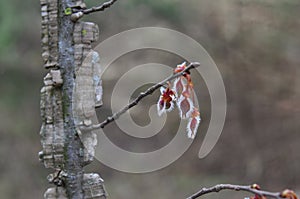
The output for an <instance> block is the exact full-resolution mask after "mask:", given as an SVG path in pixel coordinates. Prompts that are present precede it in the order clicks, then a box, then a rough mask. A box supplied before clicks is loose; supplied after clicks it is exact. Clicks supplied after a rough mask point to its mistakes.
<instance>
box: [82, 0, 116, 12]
mask: <svg viewBox="0 0 300 199" xmlns="http://www.w3.org/2000/svg"><path fill="white" fill-rule="evenodd" d="M116 1H118V0H110V1H107V2H105V3H103V4H102V5H100V6H96V7H91V8H88V9H85V10H83V11H82V12H83V14H86V15H87V14H90V13H93V12H98V11H103V10H105V9H106V8H109V7H110V6H112V5H113V4H114V3H115V2H116Z"/></svg>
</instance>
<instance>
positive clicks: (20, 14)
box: [0, 0, 300, 199]
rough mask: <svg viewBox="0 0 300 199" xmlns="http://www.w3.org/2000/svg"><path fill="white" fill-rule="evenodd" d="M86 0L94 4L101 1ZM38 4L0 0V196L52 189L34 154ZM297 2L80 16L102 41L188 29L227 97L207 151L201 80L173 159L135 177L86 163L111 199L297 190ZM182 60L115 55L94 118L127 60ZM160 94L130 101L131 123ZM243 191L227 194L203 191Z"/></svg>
mask: <svg viewBox="0 0 300 199" xmlns="http://www.w3.org/2000/svg"><path fill="white" fill-rule="evenodd" d="M86 3H87V5H89V6H92V5H96V4H97V3H99V1H93V0H87V2H86ZM39 10H40V5H39V1H37V0H26V1H17V0H10V1H0V64H1V67H0V91H1V94H0V157H1V159H0V194H1V196H0V198H22V199H27V198H28V199H29V198H42V195H43V193H44V191H45V190H46V188H47V187H49V185H48V184H47V181H46V176H47V175H48V173H49V172H50V171H49V170H46V169H44V167H43V165H42V164H40V163H39V161H38V156H37V153H38V151H40V150H41V146H40V142H39V128H40V125H41V121H40V116H39V90H40V88H41V86H42V79H43V76H44V74H45V73H46V70H44V69H43V67H42V65H43V64H42V59H41V47H40V20H41V18H40V15H39ZM299 10H300V2H299V1H298V0H278V1H274V0H226V1H225V0H218V1H210V0H185V1H179V0H122V1H121V0H120V1H119V2H117V3H116V4H115V5H114V6H113V7H112V8H111V9H108V10H106V11H105V12H102V13H96V14H93V15H92V16H89V17H86V18H85V19H84V20H89V21H93V22H96V23H97V24H99V26H100V30H101V34H100V41H99V42H101V41H103V40H105V39H106V38H108V37H110V36H112V35H114V34H117V33H119V32H121V31H124V30H128V29H131V28H137V27H144V26H157V27H165V28H170V29H174V30H177V31H180V32H182V33H184V34H187V35H188V36H190V37H192V38H194V39H195V40H196V41H198V42H199V43H200V44H202V45H203V46H204V47H205V49H206V50H207V51H208V53H209V54H210V55H211V56H212V58H213V59H214V61H215V62H216V64H217V66H218V67H219V70H220V72H221V73H222V76H223V79H224V83H225V86H226V92H227V97H228V110H227V119H226V123H225V127H224V130H223V133H222V135H221V137H220V139H219V142H218V143H217V145H216V146H215V148H214V149H213V151H212V152H211V153H210V154H209V155H208V156H207V157H206V158H205V159H202V160H200V159H198V156H197V153H198V150H199V147H200V145H201V143H202V140H203V138H204V136H205V133H201V132H205V130H206V128H207V125H208V123H209V121H207V120H209V115H210V113H209V112H210V101H209V96H208V93H207V90H206V87H205V85H203V86H199V91H196V92H197V93H199V96H200V97H199V98H200V99H202V101H201V100H200V101H201V102H200V103H201V109H202V117H203V118H204V121H203V123H202V125H201V127H200V129H199V132H198V136H197V139H196V140H195V142H194V143H193V145H192V146H191V148H190V149H189V150H188V151H187V152H186V153H185V154H184V155H183V156H182V157H181V158H180V159H179V160H177V161H176V162H174V163H173V164H172V165H170V166H169V167H167V168H164V169H162V170H159V171H156V172H152V173H148V174H139V175H138V174H126V173H122V172H119V171H115V170H113V169H110V168H108V167H106V166H104V165H102V164H101V163H99V162H96V161H95V162H94V163H93V164H92V165H90V166H88V167H87V168H86V170H87V171H88V172H92V171H96V172H99V173H101V175H102V177H103V178H104V179H105V182H106V183H105V185H106V188H107V190H108V192H109V194H110V198H123V199H127V198H128V199H129V198H144V199H148V198H149V199H150V198H151V199H152V198H174V199H177V198H178V199H179V198H184V197H186V196H188V195H189V194H192V193H193V192H195V191H196V190H198V189H199V188H200V187H202V186H210V185H213V184H216V183H237V184H251V183H254V182H256V183H258V184H260V185H261V186H262V187H263V188H266V189H268V190H274V191H279V190H282V189H284V188H290V189H294V190H296V191H298V190H300V172H299V168H300V145H299V143H300V136H299V128H300V123H299V119H300V89H299V88H300V78H299V76H300V69H299V65H300V59H299V55H300V37H299V33H300V20H299V19H300V12H299ZM181 61H182V60H181V59H180V58H178V57H176V56H174V55H172V54H168V53H166V52H164V53H163V52H157V51H155V50H145V51H143V52H133V53H129V54H128V55H126V56H124V57H122V58H120V60H119V61H116V62H115V63H114V64H113V66H112V67H111V71H113V73H112V72H111V73H109V71H108V73H107V75H106V76H105V78H104V79H103V85H104V89H105V90H104V91H105V93H104V94H105V96H104V106H103V108H102V109H101V113H100V112H99V114H98V116H99V118H100V119H103V118H105V117H106V116H108V115H109V114H110V113H111V110H110V108H109V97H110V95H109V94H110V92H111V89H112V88H113V85H114V83H115V82H116V81H117V79H118V77H120V76H122V74H123V73H124V72H126V71H128V68H130V66H134V65H138V64H142V63H149V62H158V63H164V64H168V65H171V66H175V65H176V64H178V63H180V62H181ZM195 61H200V62H201V60H195ZM143 89H144V87H143ZM201 89H203V90H201ZM157 97H158V93H156V94H155V95H154V96H150V97H149V99H146V100H145V101H144V102H143V103H142V104H141V105H139V106H138V107H136V108H135V109H133V112H132V114H133V117H134V118H135V119H136V121H137V123H141V124H144V125H145V124H147V122H148V120H147V119H149V118H147V117H146V116H145V112H143V111H141V110H144V109H147V108H149V106H148V104H154V103H155V102H156V99H157ZM175 115H176V113H175ZM171 116H172V115H171ZM176 116H177V115H176ZM168 128H173V126H172V124H171V125H169V126H168V127H166V129H168ZM166 131H167V130H166ZM105 132H109V134H110V137H111V139H113V140H114V141H115V142H116V143H120V144H121V145H122V144H123V145H124V147H126V146H125V145H134V144H135V142H134V140H131V139H130V138H128V137H124V135H122V131H121V130H120V129H118V128H117V127H116V125H114V124H112V125H110V126H108V127H107V128H106V129H105ZM171 137H172V135H169V136H167V137H165V136H158V137H156V138H154V139H152V140H150V141H149V142H147V144H146V145H144V144H145V143H136V150H139V151H142V150H143V146H146V147H148V148H150V149H151V147H152V146H155V147H158V146H160V147H161V146H163V144H164V143H166V142H168V140H170V139H171ZM124 140H125V141H124ZM148 148H147V149H148ZM243 196H244V195H243V194H242V195H241V194H240V193H232V192H230V193H229V192H225V193H220V195H215V194H212V195H210V196H208V197H205V198H242V197H243Z"/></svg>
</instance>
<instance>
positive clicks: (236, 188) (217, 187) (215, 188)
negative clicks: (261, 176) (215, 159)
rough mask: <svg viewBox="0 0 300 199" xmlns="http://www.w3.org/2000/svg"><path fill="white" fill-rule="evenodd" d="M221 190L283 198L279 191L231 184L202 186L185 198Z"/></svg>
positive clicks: (189, 198) (192, 198)
mask: <svg viewBox="0 0 300 199" xmlns="http://www.w3.org/2000/svg"><path fill="white" fill-rule="evenodd" d="M222 190H234V191H245V192H250V193H253V194H256V195H259V196H265V197H270V198H276V199H283V198H284V197H282V194H281V193H279V192H268V191H263V190H258V189H255V188H253V185H252V186H242V185H232V184H218V185H215V186H213V187H210V188H202V189H201V190H200V191H198V192H197V193H195V194H193V195H192V196H190V197H188V198H187V199H195V198H199V197H200V196H202V195H205V194H208V193H213V192H219V191H222Z"/></svg>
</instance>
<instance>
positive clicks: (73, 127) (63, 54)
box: [39, 0, 106, 199]
mask: <svg viewBox="0 0 300 199" xmlns="http://www.w3.org/2000/svg"><path fill="white" fill-rule="evenodd" d="M84 8H85V4H84V3H83V2H82V0H41V15H42V57H43V60H44V67H45V68H46V69H50V71H49V72H48V74H47V75H46V76H45V78H44V86H43V88H42V89H41V117H42V126H41V131H40V135H41V144H42V151H41V152H40V153H39V158H40V161H41V162H42V163H43V164H44V166H45V167H46V168H51V169H53V170H54V171H53V172H54V173H53V174H50V175H49V176H48V181H49V182H50V183H53V184H54V185H55V187H51V188H49V189H48V190H47V191H46V192H45V194H44V198H46V199H58V198H59V199H64V198H69V199H100V198H106V193H105V190H104V185H103V180H102V179H101V177H100V176H99V175H98V174H94V173H91V174H85V173H84V169H83V168H84V166H85V165H87V164H89V163H91V162H92V161H93V157H94V154H95V147H96V144H97V137H96V134H95V131H81V130H80V129H79V128H78V126H79V125H82V124H85V125H86V124H88V125H92V123H93V122H94V121H95V118H96V112H95V107H97V106H100V105H101V102H102V101H101V99H102V87H101V79H100V72H101V67H100V65H99V55H98V53H97V52H95V51H93V50H92V46H91V43H92V42H94V41H96V40H97V39H98V35H99V30H98V26H97V25H96V24H94V23H88V22H80V21H77V20H74V19H73V18H72V17H71V16H72V12H73V10H75V9H84Z"/></svg>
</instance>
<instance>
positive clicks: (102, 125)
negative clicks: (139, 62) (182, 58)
mask: <svg viewBox="0 0 300 199" xmlns="http://www.w3.org/2000/svg"><path fill="white" fill-rule="evenodd" d="M199 66H200V63H198V62H192V63H190V65H188V66H187V67H186V68H185V69H184V70H183V71H181V72H180V73H175V74H173V75H171V76H170V77H168V78H167V79H165V80H163V81H161V82H159V83H157V84H155V85H153V86H151V87H150V88H148V89H147V90H146V91H145V92H141V93H140V94H139V96H138V97H137V98H135V99H134V100H133V101H132V102H131V103H129V104H128V105H126V106H125V107H124V108H122V109H121V110H120V111H118V112H116V113H114V114H113V115H112V116H111V117H108V118H107V119H106V120H104V121H103V122H101V123H99V124H95V125H92V126H88V127H85V126H82V127H81V128H82V129H85V130H93V129H99V128H104V127H105V126H106V125H107V124H109V123H111V122H113V121H114V120H116V119H118V118H119V117H120V116H121V115H122V114H124V113H125V112H126V111H128V110H129V109H131V108H132V107H134V106H136V105H137V104H138V103H139V101H141V100H142V99H143V98H144V97H146V96H148V95H151V94H152V93H153V92H154V91H155V90H157V89H159V88H160V87H162V86H163V85H165V84H166V83H167V82H169V81H171V80H173V79H175V78H177V77H179V76H182V75H183V74H185V73H187V72H189V71H190V70H191V69H193V68H197V67H199Z"/></svg>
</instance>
